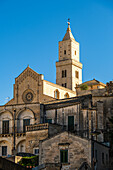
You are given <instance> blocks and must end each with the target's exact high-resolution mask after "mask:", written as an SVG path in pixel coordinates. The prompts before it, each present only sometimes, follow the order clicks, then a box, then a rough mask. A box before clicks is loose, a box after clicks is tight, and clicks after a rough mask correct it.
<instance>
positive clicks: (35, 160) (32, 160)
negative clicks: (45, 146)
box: [19, 156, 39, 167]
mask: <svg viewBox="0 0 113 170" xmlns="http://www.w3.org/2000/svg"><path fill="white" fill-rule="evenodd" d="M19 164H20V165H22V166H25V167H26V166H38V164H39V156H31V157H22V159H21V160H20V161H19Z"/></svg>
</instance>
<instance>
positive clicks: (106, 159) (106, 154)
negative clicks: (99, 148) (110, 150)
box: [106, 154, 108, 165]
mask: <svg viewBox="0 0 113 170" xmlns="http://www.w3.org/2000/svg"><path fill="white" fill-rule="evenodd" d="M106 165H108V154H106Z"/></svg>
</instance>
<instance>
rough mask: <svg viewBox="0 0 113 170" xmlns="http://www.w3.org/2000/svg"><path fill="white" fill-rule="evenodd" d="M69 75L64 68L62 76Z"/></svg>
mask: <svg viewBox="0 0 113 170" xmlns="http://www.w3.org/2000/svg"><path fill="white" fill-rule="evenodd" d="M63 77H67V70H62V78H63Z"/></svg>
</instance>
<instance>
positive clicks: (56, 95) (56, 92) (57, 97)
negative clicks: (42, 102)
mask: <svg viewBox="0 0 113 170" xmlns="http://www.w3.org/2000/svg"><path fill="white" fill-rule="evenodd" d="M54 98H55V99H59V91H58V90H55V91H54Z"/></svg>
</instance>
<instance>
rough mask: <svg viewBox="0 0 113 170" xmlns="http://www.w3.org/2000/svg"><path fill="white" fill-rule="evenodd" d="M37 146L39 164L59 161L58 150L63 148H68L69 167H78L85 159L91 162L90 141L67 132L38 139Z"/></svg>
mask: <svg viewBox="0 0 113 170" xmlns="http://www.w3.org/2000/svg"><path fill="white" fill-rule="evenodd" d="M39 148H40V150H39V165H41V164H44V163H60V150H65V149H66V150H68V164H69V168H70V169H73V168H79V167H80V165H81V164H82V163H83V162H85V161H86V162H88V163H89V164H91V142H90V141H88V140H86V139H82V138H80V137H78V136H74V135H73V134H70V133H68V132H63V133H61V134H59V135H56V136H55V137H52V138H50V139H47V140H44V141H40V145H39ZM68 164H66V166H67V165H68ZM63 166H64V165H63Z"/></svg>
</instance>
